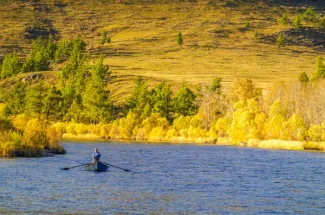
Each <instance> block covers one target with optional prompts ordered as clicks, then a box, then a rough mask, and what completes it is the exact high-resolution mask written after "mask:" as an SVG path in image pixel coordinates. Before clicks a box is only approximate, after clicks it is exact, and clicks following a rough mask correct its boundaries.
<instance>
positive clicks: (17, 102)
mask: <svg viewBox="0 0 325 215" xmlns="http://www.w3.org/2000/svg"><path fill="white" fill-rule="evenodd" d="M25 95H26V91H25V88H24V86H23V85H22V84H21V83H20V81H17V82H16V84H15V86H14V87H13V88H12V89H11V90H10V93H9V94H7V96H6V99H5V100H6V103H7V107H8V108H9V110H10V113H12V114H20V113H22V112H23V111H24V107H25Z"/></svg>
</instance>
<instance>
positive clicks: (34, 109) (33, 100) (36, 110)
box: [25, 81, 46, 118]
mask: <svg viewBox="0 0 325 215" xmlns="http://www.w3.org/2000/svg"><path fill="white" fill-rule="evenodd" d="M45 92H46V89H45V86H44V83H43V81H40V82H38V83H37V84H35V85H32V86H30V88H29V89H28V91H27V94H26V106H25V112H26V114H27V115H29V116H32V117H38V118H41V115H42V109H43V99H44V97H45V96H46V94H45Z"/></svg>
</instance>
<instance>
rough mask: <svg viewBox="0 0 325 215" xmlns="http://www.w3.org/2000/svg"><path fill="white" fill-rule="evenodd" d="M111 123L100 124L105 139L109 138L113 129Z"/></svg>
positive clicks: (101, 134) (101, 133)
mask: <svg viewBox="0 0 325 215" xmlns="http://www.w3.org/2000/svg"><path fill="white" fill-rule="evenodd" d="M111 127H112V126H111V124H104V125H101V126H100V136H101V137H102V138H104V139H109V138H110V137H109V132H110V130H111Z"/></svg>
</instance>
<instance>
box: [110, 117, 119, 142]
mask: <svg viewBox="0 0 325 215" xmlns="http://www.w3.org/2000/svg"><path fill="white" fill-rule="evenodd" d="M109 136H110V138H111V139H119V138H121V135H120V131H119V125H118V121H117V120H114V121H113V124H112V126H111V129H110V131H109Z"/></svg>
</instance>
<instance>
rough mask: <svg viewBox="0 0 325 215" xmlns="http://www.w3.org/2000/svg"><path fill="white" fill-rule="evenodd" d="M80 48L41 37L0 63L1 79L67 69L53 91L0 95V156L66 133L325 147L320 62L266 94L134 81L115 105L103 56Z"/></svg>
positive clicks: (32, 86) (240, 83)
mask: <svg viewBox="0 0 325 215" xmlns="http://www.w3.org/2000/svg"><path fill="white" fill-rule="evenodd" d="M85 47H86V43H85V42H83V40H82V39H81V38H80V37H76V38H75V39H73V40H69V41H59V42H55V41H53V40H52V39H51V38H48V39H46V40H42V39H38V40H36V41H35V42H34V44H33V47H32V49H31V53H30V55H29V56H28V57H27V58H26V59H25V61H24V62H22V61H20V60H19V59H18V57H17V54H16V53H14V54H11V55H8V56H6V57H5V58H4V61H3V64H2V70H1V71H2V73H1V78H8V77H10V76H12V75H15V74H17V73H19V72H25V71H44V70H48V69H49V68H50V67H51V65H53V64H55V63H64V67H63V69H62V71H60V78H59V83H57V85H49V84H47V83H46V82H45V81H44V80H42V79H36V80H34V81H26V82H22V81H21V80H18V81H17V82H16V83H15V84H13V85H12V86H11V87H10V88H9V89H7V88H3V89H1V94H0V101H1V107H0V115H1V117H0V118H1V121H0V132H1V133H2V137H1V138H0V151H1V150H2V153H3V154H6V153H5V150H8V148H10V147H11V146H13V145H16V146H17V147H16V148H19V147H20V148H21V147H23V148H24V147H25V148H29V147H32V146H33V144H32V143H31V142H30V141H28V138H29V139H33V138H34V139H33V140H34V141H33V142H38V143H42V144H41V147H40V148H42V147H43V149H44V148H48V147H49V146H50V145H52V146H55V147H57V145H56V144H55V142H56V143H57V142H58V140H59V137H61V136H62V135H63V134H67V135H68V136H69V135H70V137H73V136H78V135H79V136H80V135H81V137H83V136H82V135H87V134H94V135H96V136H97V137H99V138H105V139H134V140H160V141H162V140H165V141H175V140H179V141H200V142H215V143H221V142H222V141H226V142H233V143H235V144H238V143H240V142H242V141H245V142H246V141H248V140H250V139H283V140H296V141H325V123H324V122H325V112H324V111H323V106H324V105H323V102H322V101H324V99H322V98H323V93H322V92H323V91H324V90H323V86H325V85H324V80H323V78H324V77H325V76H324V74H323V73H324V71H325V70H324V68H325V67H324V65H323V60H322V58H321V57H319V58H317V63H316V64H317V66H316V71H315V72H314V74H313V75H312V77H311V78H309V77H308V76H307V74H306V73H302V74H301V75H300V76H299V81H298V80H297V81H293V82H292V83H275V84H274V87H273V88H272V89H270V90H269V91H268V92H267V95H263V94H262V90H261V89H260V88H257V87H256V86H255V85H254V83H253V81H252V80H251V79H248V78H245V79H236V81H234V83H233V85H232V87H231V89H229V90H225V89H224V88H223V86H222V79H221V78H218V77H216V78H214V79H213V80H211V82H212V83H211V84H203V83H202V84H198V85H197V86H195V87H189V86H187V84H186V83H185V82H184V83H181V84H180V86H179V87H178V90H177V91H176V92H174V91H173V90H172V86H171V84H170V83H168V82H166V81H161V82H160V83H159V84H157V85H156V86H153V87H149V85H148V82H147V81H146V80H145V79H144V78H142V77H138V78H137V79H136V80H135V88H134V90H133V91H132V92H131V94H130V96H129V98H128V99H127V100H126V101H125V103H124V104H123V105H116V104H114V103H113V102H112V101H111V100H110V92H109V91H108V90H107V85H108V84H109V80H110V74H111V72H110V70H109V67H108V66H107V65H104V64H103V60H104V57H103V56H100V57H99V59H97V60H96V62H95V63H90V61H89V55H87V54H86V53H85ZM27 68H28V69H27ZM29 124H30V125H39V126H40V125H42V126H41V127H39V126H38V127H37V126H36V128H37V129H38V130H37V129H34V128H33V126H27V127H26V126H24V125H29ZM38 134H43V136H38ZM35 135H36V136H35ZM35 138H36V139H35ZM50 143H51V144H50ZM4 146H6V147H4ZM19 153H22V152H19Z"/></svg>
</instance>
